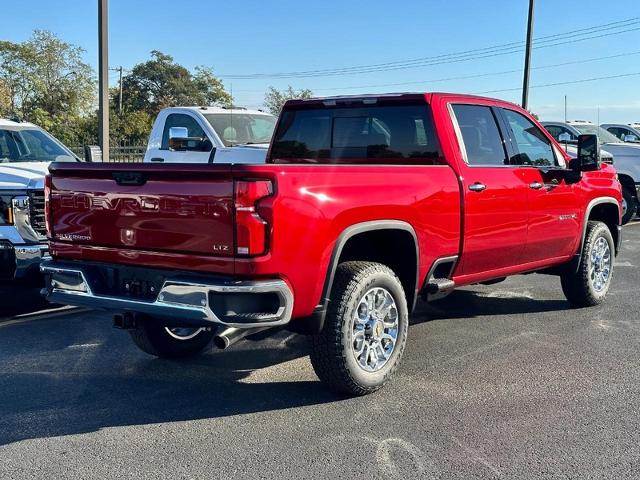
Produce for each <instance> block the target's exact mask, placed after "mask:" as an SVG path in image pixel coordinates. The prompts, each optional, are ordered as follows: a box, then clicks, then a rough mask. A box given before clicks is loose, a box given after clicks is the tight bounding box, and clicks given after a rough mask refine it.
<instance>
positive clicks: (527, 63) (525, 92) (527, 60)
mask: <svg viewBox="0 0 640 480" xmlns="http://www.w3.org/2000/svg"><path fill="white" fill-rule="evenodd" d="M534 3H535V0H529V20H528V22H527V46H526V50H525V53H524V78H523V80H522V108H524V109H525V110H526V109H527V107H528V104H529V71H530V69H531V43H532V41H533V8H534Z"/></svg>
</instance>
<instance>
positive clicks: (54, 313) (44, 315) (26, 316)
mask: <svg viewBox="0 0 640 480" xmlns="http://www.w3.org/2000/svg"><path fill="white" fill-rule="evenodd" d="M88 310H89V309H88V308H79V307H72V306H69V305H66V306H64V307H56V308H49V309H47V310H40V311H38V312H33V313H23V314H22V315H16V316H15V317H10V318H8V319H6V320H4V319H0V328H3V327H8V326H10V325H20V324H22V323H27V322H33V321H36V320H49V319H51V318H56V317H61V316H64V315H69V314H74V313H80V312H85V311H88Z"/></svg>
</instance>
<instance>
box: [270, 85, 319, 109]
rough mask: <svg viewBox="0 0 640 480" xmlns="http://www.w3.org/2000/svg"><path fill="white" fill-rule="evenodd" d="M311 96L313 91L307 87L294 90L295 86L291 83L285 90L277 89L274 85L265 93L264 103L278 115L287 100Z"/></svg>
mask: <svg viewBox="0 0 640 480" xmlns="http://www.w3.org/2000/svg"><path fill="white" fill-rule="evenodd" d="M311 97H313V92H312V91H311V90H309V89H307V88H305V89H300V90H294V89H293V87H292V86H291V85H289V86H288V87H287V88H286V89H284V90H277V89H276V88H274V87H269V89H268V90H267V93H265V94H264V105H265V107H267V110H269V112H271V113H272V114H273V115H278V114H279V113H280V110H282V107H283V106H284V103H285V102H286V101H287V100H292V99H295V98H311Z"/></svg>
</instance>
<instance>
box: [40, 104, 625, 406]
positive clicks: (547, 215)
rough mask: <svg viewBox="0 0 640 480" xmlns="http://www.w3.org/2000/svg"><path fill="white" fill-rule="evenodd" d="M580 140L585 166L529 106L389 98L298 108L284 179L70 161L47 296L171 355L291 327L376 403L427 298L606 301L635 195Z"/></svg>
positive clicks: (279, 147)
mask: <svg viewBox="0 0 640 480" xmlns="http://www.w3.org/2000/svg"><path fill="white" fill-rule="evenodd" d="M581 142H582V143H581V144H580V145H579V149H581V154H580V155H579V157H578V159H576V160H573V161H572V162H571V164H570V165H569V164H568V162H569V157H568V156H567V155H565V154H564V153H563V151H562V149H561V148H560V146H559V145H558V144H557V143H556V142H555V141H554V140H553V139H552V138H551V136H550V135H549V134H548V133H547V132H545V131H544V129H543V128H542V127H541V126H540V125H539V124H538V123H537V122H536V120H535V119H534V118H533V117H532V116H531V115H530V114H529V113H528V112H527V111H525V110H523V109H522V108H520V107H519V106H517V105H514V104H511V103H507V102H504V101H499V100H493V99H488V98H482V97H475V96H467V95H454V94H397V95H372V96H364V97H337V98H336V97H334V98H324V99H311V100H299V101H289V102H287V103H286V104H285V106H284V109H283V111H282V114H281V116H280V120H279V123H278V127H277V130H276V133H275V135H274V140H273V142H272V145H271V150H270V153H269V156H268V161H267V164H265V165H180V166H172V165H153V164H147V165H144V164H143V165H134V164H131V165H123V164H120V165H116V164H111V165H109V164H85V165H80V164H78V165H64V164H55V165H53V166H52V167H51V172H52V174H51V176H50V177H47V182H48V183H47V211H48V212H49V213H50V223H49V226H50V230H49V236H50V238H51V244H50V245H51V255H52V260H51V261H48V262H47V263H46V264H44V265H43V270H44V271H45V272H46V273H47V275H48V281H47V287H46V295H47V297H48V298H49V299H50V300H52V301H56V302H61V303H68V304H72V305H85V306H90V307H97V308H104V309H107V310H111V311H113V312H114V313H115V314H116V316H115V317H114V319H115V324H116V325H117V326H120V327H124V328H128V329H131V336H132V338H133V341H134V342H135V343H136V345H138V347H140V348H141V349H142V350H143V351H145V352H147V353H150V354H152V355H158V356H163V357H184V356H189V355H194V354H196V353H198V352H200V351H202V350H203V349H204V348H205V347H206V346H207V345H208V343H209V342H210V340H211V338H212V337H214V339H215V343H216V345H218V346H219V347H221V348H224V347H226V346H228V345H229V344H231V343H233V342H234V341H236V340H237V339H239V338H242V337H244V336H246V335H249V334H252V333H256V332H257V331H260V330H262V329H265V328H268V327H273V326H283V325H287V326H289V328H291V329H292V330H295V331H300V332H305V333H308V334H311V335H312V337H311V362H312V365H313V367H314V369H315V371H316V373H317V374H318V376H319V377H320V379H321V380H322V381H324V382H325V383H327V384H328V385H329V386H330V387H332V388H334V389H337V390H340V391H344V392H348V393H351V394H356V395H362V394H366V393H370V392H372V391H374V390H376V389H378V388H380V387H381V386H382V385H383V384H384V383H385V382H386V381H387V380H388V379H389V377H390V376H391V375H392V374H393V372H394V371H395V370H396V368H397V367H398V364H399V362H400V358H401V357H402V354H403V351H404V348H405V345H406V340H407V333H408V315H409V313H410V312H411V311H412V309H413V308H414V306H415V303H416V300H417V298H418V297H419V296H422V297H423V298H424V299H426V300H432V299H437V298H439V297H442V296H444V295H446V294H447V293H449V292H450V291H451V290H452V289H453V288H455V287H457V286H462V285H469V284H474V283H479V282H486V283H495V282H499V281H501V280H504V278H505V277H506V276H508V275H513V274H518V273H525V272H534V271H538V272H542V273H547V274H552V275H559V276H560V278H561V284H562V290H563V292H564V294H565V295H566V297H567V299H568V300H569V302H570V303H571V304H572V305H574V306H582V307H584V306H590V305H595V304H598V303H600V302H602V301H603V299H604V297H605V295H606V293H607V290H608V289H609V286H610V284H611V278H612V273H613V258H614V256H615V255H616V253H617V252H618V249H619V245H620V238H621V230H620V212H621V208H622V207H621V204H622V196H621V193H620V183H619V182H618V181H617V179H616V172H615V170H614V168H613V167H612V166H611V165H608V164H601V163H600V162H599V159H598V158H597V157H598V150H597V148H596V143H597V142H596V137H595V136H587V137H583V138H582V139H581ZM589 142H591V143H589ZM338 166H339V167H338ZM78 218H81V219H82V221H81V222H78V221H76V219H78Z"/></svg>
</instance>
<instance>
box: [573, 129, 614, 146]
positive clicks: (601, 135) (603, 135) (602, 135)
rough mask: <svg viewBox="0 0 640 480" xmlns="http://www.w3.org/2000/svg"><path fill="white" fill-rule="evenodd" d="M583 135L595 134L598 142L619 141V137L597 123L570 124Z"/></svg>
mask: <svg viewBox="0 0 640 480" xmlns="http://www.w3.org/2000/svg"><path fill="white" fill-rule="evenodd" d="M572 126H573V128H575V129H576V130H578V131H579V132H580V133H581V134H583V135H586V134H588V135H597V136H598V139H599V140H600V143H620V139H619V138H618V137H616V136H615V135H614V134H612V133H609V132H607V131H606V130H605V129H604V128H602V127H599V126H597V125H572Z"/></svg>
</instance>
